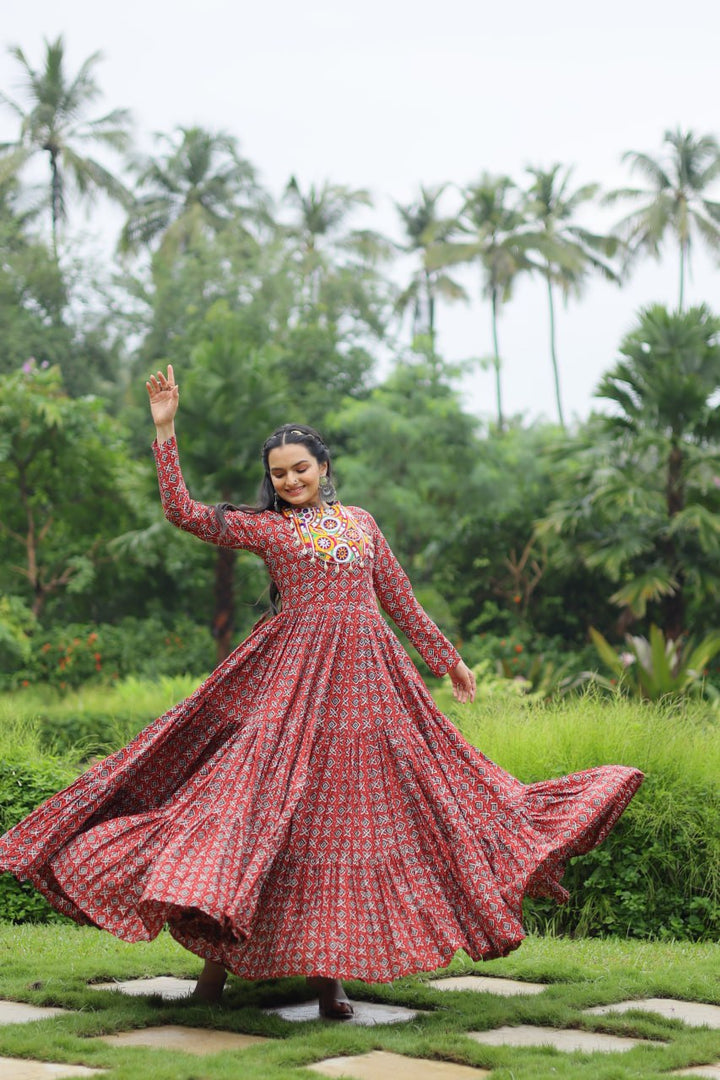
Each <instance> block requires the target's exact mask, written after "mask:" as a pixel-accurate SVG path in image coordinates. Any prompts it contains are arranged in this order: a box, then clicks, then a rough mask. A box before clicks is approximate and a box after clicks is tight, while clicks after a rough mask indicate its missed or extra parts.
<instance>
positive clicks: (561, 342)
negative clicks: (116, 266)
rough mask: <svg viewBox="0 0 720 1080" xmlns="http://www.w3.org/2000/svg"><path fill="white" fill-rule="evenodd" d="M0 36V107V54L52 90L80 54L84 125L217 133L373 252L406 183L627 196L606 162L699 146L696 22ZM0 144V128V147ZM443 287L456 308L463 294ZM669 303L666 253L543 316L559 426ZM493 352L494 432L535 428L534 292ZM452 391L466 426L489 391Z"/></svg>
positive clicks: (160, 25)
mask: <svg viewBox="0 0 720 1080" xmlns="http://www.w3.org/2000/svg"><path fill="white" fill-rule="evenodd" d="M0 33H1V34H2V44H3V48H2V52H1V53H0V88H2V89H3V90H5V91H6V92H8V93H10V94H11V95H13V96H17V97H18V98H20V97H21V91H20V89H19V85H18V68H17V65H16V63H15V61H14V60H13V59H12V58H10V57H9V56H8V54H7V49H6V47H5V46H7V45H10V44H19V45H21V46H22V48H23V49H24V51H25V53H26V55H27V56H28V58H29V60H30V62H31V63H32V64H33V66H36V67H37V66H40V65H41V62H42V53H43V45H42V40H43V38H50V39H52V38H54V37H55V36H57V35H58V34H60V33H62V34H63V35H64V36H65V40H66V46H67V54H68V58H69V64H70V71H71V72H75V71H76V70H77V67H78V66H79V64H80V63H81V62H82V61H83V60H84V59H86V58H87V56H89V55H90V53H92V52H94V51H96V50H100V51H101V52H102V54H103V57H104V59H103V61H102V62H101V63H100V64H99V65H98V67H97V69H96V77H97V79H98V81H99V83H100V85H101V87H102V89H103V91H104V95H105V96H104V99H103V100H102V102H100V103H98V105H97V110H96V112H97V114H99V112H100V111H101V110H103V111H106V110H109V109H110V108H114V107H116V106H126V107H129V108H130V109H131V110H132V112H133V114H134V118H135V125H136V136H137V139H138V142H139V143H140V145H141V146H142V147H143V148H144V149H146V150H147V149H150V148H151V142H150V136H151V134H152V133H153V132H156V131H163V132H170V131H172V130H173V129H174V128H175V127H176V126H177V125H184V126H188V125H191V124H200V125H202V126H204V127H207V128H210V129H213V130H219V129H223V130H226V131H229V132H232V133H233V134H234V135H236V136H237V137H238V138H239V140H240V143H241V149H242V151H243V153H244V154H245V155H246V156H247V157H248V158H249V159H250V160H251V161H252V162H253V164H254V165H255V166H256V167H257V169H258V170H259V173H260V177H261V179H262V180H263V181H264V183H265V184H266V185H267V186H268V187H269V188H270V189H271V190H272V191H273V192H274V193H275V194H276V195H279V194H280V192H281V191H282V188H283V187H284V185H285V183H286V182H287V179H288V178H289V176H290V175H291V174H292V173H295V174H296V175H297V177H298V179H299V181H300V183H301V185H306V184H308V183H310V182H313V181H315V182H318V183H321V182H322V181H324V180H325V179H330V180H331V181H334V182H336V183H343V184H348V185H351V186H353V187H367V188H369V189H370V190H371V191H372V193H373V195H374V196H375V199H376V210H375V211H374V213H373V216H372V219H371V221H370V222H364V224H374V226H375V227H376V228H378V229H380V230H381V231H384V232H386V233H389V234H392V235H398V231H397V221H396V213H395V210H394V206H393V201H394V200H397V201H399V202H408V201H410V200H412V199H413V198H415V197H416V196H417V190H418V186H419V184H420V183H423V184H425V185H430V184H436V183H442V182H445V181H449V182H451V183H453V184H456V185H463V184H467V183H469V182H472V181H473V180H475V179H476V178H478V177H479V175H480V173H481V172H482V171H484V170H488V171H490V172H503V173H509V174H510V175H511V176H512V177H513V178H514V179H516V180H517V181H523V179H524V176H523V171H524V169H525V168H526V167H527V166H528V165H538V166H541V167H548V166H550V165H552V164H553V163H554V162H556V161H558V162H562V163H563V164H566V165H573V166H575V173H574V181H575V182H577V184H580V183H582V182H586V181H589V180H596V181H599V182H600V183H601V184H602V185H603V186H604V187H606V188H609V187H613V186H619V185H622V184H626V183H628V182H629V181H630V180H631V177H630V175H629V174H628V173H627V170H626V168H625V166H623V165H621V163H620V156H621V154H622V152H623V151H624V150H628V149H633V150H645V151H649V152H651V153H653V154H655V153H658V152H659V151H660V149H661V142H662V136H663V133H664V131H665V130H666V129H667V128H675V127H678V126H680V127H682V128H684V129H686V128H689V129H692V130H693V131H694V132H695V133H697V134H710V133H711V134H714V135H716V136H720V109H719V108H718V102H719V95H718V74H717V73H718V66H719V62H720V4H718V3H717V2H716V0H705V2H700V0H685V2H684V3H683V4H677V3H672V4H671V3H669V2H668V0H623V2H620V0H605V3H603V4H586V3H582V2H581V0H546V2H545V3H538V2H537V0H532V2H531V0H515V2H512V0H510V2H506V3H492V4H491V3H487V2H485V0H443V2H438V0H434V2H429V0H412V2H410V0H362V2H359V0H304V2H303V3H298V2H297V0H253V2H252V3H250V2H248V0H233V2H230V0H174V3H172V4H170V3H167V2H165V0H164V2H162V3H161V2H158V0H154V2H153V0H142V2H141V0H123V2H122V3H119V4H112V5H110V4H100V3H97V0H92V2H91V0H62V2H60V3H58V0H33V3H31V4H17V3H14V4H10V3H6V4H5V10H4V12H3V19H2V30H1V31H0ZM16 135H17V129H16V122H15V120H14V117H13V115H12V114H11V113H10V112H9V111H7V110H0V141H2V140H3V139H9V138H14V137H16ZM80 217H82V215H80ZM107 220H110V219H109V217H108V218H107ZM93 221H94V223H95V222H97V221H100V222H102V221H103V215H100V217H99V218H94V219H93ZM78 224H82V221H80V222H78ZM464 280H465V282H466V285H467V287H468V288H469V289H470V290H471V291H472V292H473V294H474V296H475V297H477V296H478V293H479V285H478V277H477V275H475V274H471V273H469V272H468V273H467V275H466V276H465V279H464ZM719 288H720V271H719V270H717V269H716V268H715V266H714V265H713V264H712V263H711V262H710V260H709V259H708V258H707V257H704V256H703V255H702V253H701V252H700V251H698V252H697V253H696V254H695V255H694V263H693V276H692V279H691V281H690V283H689V287H688V290H687V296H688V299H689V301H690V302H693V301H700V300H705V301H707V302H709V303H710V304H711V306H713V307H714V308H715V309H716V310H718V311H720V297H719V296H718V291H719ZM676 298H677V254H676V252H675V250H673V249H672V248H669V249H668V250H667V252H666V254H665V258H664V260H663V263H662V264H661V265H660V266H658V265H656V264H654V263H645V264H643V265H642V266H641V267H640V268H639V269H638V271H637V272H636V274H635V276H634V278H633V280H632V281H631V283H630V284H628V285H626V286H625V287H624V288H623V290H622V291H620V290H618V289H617V288H616V287H613V286H610V285H608V284H605V283H603V282H601V281H593V282H591V284H590V286H589V288H588V290H587V293H586V295H585V297H584V299H583V300H582V301H581V302H577V301H571V303H570V305H569V307H568V308H567V310H565V311H562V310H561V312H560V314H559V320H558V348H559V357H560V366H561V374H562V380H563V391H564V400H565V405H566V411H567V413H568V415H570V416H572V415H577V416H586V415H587V413H588V412H589V410H590V409H591V407H593V398H592V392H593V389H594V387H595V385H596V384H597V381H598V378H599V377H600V375H601V374H602V372H603V371H604V370H607V368H608V367H609V366H610V365H611V364H612V363H613V361H614V359H615V357H616V355H617V354H616V349H617V345H618V343H619V341H620V339H621V337H622V335H623V334H624V333H626V332H627V330H628V329H630V327H631V326H632V325H633V322H634V318H635V313H636V312H637V310H638V309H639V308H640V307H641V306H642V305H644V304H647V303H650V302H653V301H659V302H662V303H668V304H673V303H675V302H676ZM486 308H487V305H486V304H485V303H483V302H482V301H481V300H480V299H479V298H478V299H474V300H473V303H472V304H471V305H470V306H468V307H463V306H453V307H442V308H441V310H440V312H439V332H440V336H439V345H440V348H441V351H442V352H443V353H444V355H445V356H446V357H447V358H448V359H451V360H453V359H461V358H463V359H464V358H469V357H478V356H483V355H487V354H488V353H489V352H490V349H491V338H490V322H489V315H488V312H487V310H486ZM500 339H501V352H502V355H503V360H504V371H503V382H504V391H505V397H506V406H507V409H508V411H509V412H519V413H523V414H524V415H525V416H526V418H528V419H531V418H534V417H537V416H541V415H544V416H546V417H552V416H553V415H554V405H553V396H552V386H551V375H550V360H549V353H548V345H547V312H546V306H545V295H544V292H543V289H542V285H541V283H540V282H539V281H538V282H531V281H527V282H523V283H522V284H521V285H520V287H519V288H518V289H517V292H516V295H515V297H514V299H513V301H512V302H511V303H510V304H509V305H508V307H507V308H506V310H505V311H504V313H503V315H502V320H501V324H500ZM463 390H464V394H465V395H466V404H467V407H468V408H470V409H472V410H473V411H476V412H478V413H481V414H490V413H492V410H493V407H494V393H493V385H492V378H491V376H490V375H489V374H484V375H482V374H481V375H477V376H475V377H474V378H471V379H467V380H465V382H464V384H463Z"/></svg>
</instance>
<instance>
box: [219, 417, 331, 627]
mask: <svg viewBox="0 0 720 1080" xmlns="http://www.w3.org/2000/svg"><path fill="white" fill-rule="evenodd" d="M287 443H301V444H302V445H303V446H304V447H306V448H307V449H308V450H309V451H310V453H311V454H312V456H313V457H314V458H315V460H316V461H317V463H318V465H327V474H326V475H327V478H328V480H329V481H330V484H331V485H332V462H331V461H330V451H329V450H328V448H327V445H326V443H325V440H324V439H323V437H322V435H321V434H320V433H319V432H318V431H316V430H315V428H311V427H308V426H307V424H283V425H282V427H279V428H278V429H277V430H276V431H273V433H272V435H269V436H268V437H267V439H266V440H265V442H264V443H263V445H262V463H263V478H262V482H261V484H260V489H259V491H258V496H257V502H256V504H255V506H247V505H244V504H243V505H241V506H234V505H233V504H232V503H218V504H217V506H216V507H215V514H216V516H217V519H218V521H219V523H220V525H221V527H222V529H223V532H224V531H225V530H226V529H227V519H226V517H225V514H226V512H227V511H228V510H242V511H243V512H244V513H246V514H261V513H263V512H264V511H265V510H273V511H275V512H276V513H278V514H281V513H282V511H283V510H284V509H285V507H287V506H289V505H290V504H289V503H287V502H285V500H284V499H283V498H281V496H280V495H278V494H277V492H276V491H275V488H274V486H273V482H272V477H271V476H270V466H269V465H268V457H269V455H270V451H271V450H275V448H276V447H278V446H285V445H286V444H287ZM333 491H334V489H333ZM326 498H327V497H326ZM327 501H328V502H336V501H337V500H336V498H335V497H334V496H331V497H330V498H329V499H327ZM279 597H280V594H279V592H278V588H277V585H276V584H275V582H274V581H271V582H270V607H271V608H272V613H273V615H276V614H277V612H278V611H279V606H278V599H279Z"/></svg>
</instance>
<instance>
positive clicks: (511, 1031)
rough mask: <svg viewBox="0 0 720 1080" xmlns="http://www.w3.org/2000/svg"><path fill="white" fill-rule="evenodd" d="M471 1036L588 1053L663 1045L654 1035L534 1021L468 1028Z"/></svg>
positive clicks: (482, 1040)
mask: <svg viewBox="0 0 720 1080" xmlns="http://www.w3.org/2000/svg"><path fill="white" fill-rule="evenodd" d="M467 1036H468V1038H469V1039H474V1041H475V1042H478V1043H483V1044H484V1045H485V1046H554V1047H555V1049H556V1050H565V1051H573V1050H581V1051H582V1052H583V1053H584V1054H594V1053H596V1052H597V1051H600V1052H602V1053H613V1052H615V1053H617V1052H618V1051H621V1050H632V1048H633V1046H641V1045H643V1044H646V1045H649V1046H659V1045H660V1046H662V1045H663V1044H662V1043H658V1042H653V1041H652V1040H651V1039H630V1038H626V1037H625V1036H622V1037H621V1036H619V1035H606V1034H604V1033H603V1032H601V1031H579V1030H577V1029H575V1028H550V1027H535V1026H534V1025H532V1024H518V1025H517V1027H499V1028H493V1029H492V1030H491V1031H468V1032H467Z"/></svg>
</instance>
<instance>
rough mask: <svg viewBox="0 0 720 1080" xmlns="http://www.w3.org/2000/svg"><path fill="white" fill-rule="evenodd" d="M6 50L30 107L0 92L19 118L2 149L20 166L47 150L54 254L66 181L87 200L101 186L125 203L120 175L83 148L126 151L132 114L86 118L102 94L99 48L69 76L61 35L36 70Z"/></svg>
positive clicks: (64, 205)
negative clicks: (14, 136)
mask: <svg viewBox="0 0 720 1080" xmlns="http://www.w3.org/2000/svg"><path fill="white" fill-rule="evenodd" d="M10 53H11V55H12V56H14V58H15V59H16V60H17V62H18V63H19V64H20V66H21V68H22V70H23V75H24V77H25V91H26V96H27V99H28V108H27V109H23V107H22V106H21V105H20V104H18V103H17V102H15V101H14V100H13V99H12V98H10V97H8V96H7V94H0V102H3V103H4V104H6V105H8V106H9V107H10V108H11V109H12V110H13V111H14V112H15V114H16V115H17V116H18V118H19V119H20V122H21V129H20V137H19V139H18V140H17V142H15V143H5V144H3V145H2V146H0V150H3V151H5V152H8V151H10V152H12V153H13V158H14V161H15V163H16V164H17V165H18V166H19V167H22V166H23V165H24V164H25V163H26V162H27V161H28V160H29V159H30V158H31V157H32V156H33V155H34V154H37V153H43V154H47V155H48V159H49V163H50V212H51V218H52V237H53V247H54V250H55V253H56V254H57V234H58V227H59V225H60V223H61V222H63V221H65V220H66V218H67V198H66V193H67V188H68V180H72V181H73V182H74V184H75V187H76V188H77V190H78V192H79V194H80V195H81V196H82V197H84V198H86V199H88V200H92V198H93V197H94V195H95V194H96V192H97V191H104V192H105V193H106V194H107V195H109V196H110V197H111V198H113V199H115V200H116V201H118V202H121V203H123V202H125V200H126V195H127V193H126V190H125V187H124V186H123V184H122V183H121V182H120V180H118V178H117V177H116V176H115V175H114V174H113V173H111V172H110V170H109V169H107V168H106V167H105V166H104V165H102V164H101V163H100V162H99V161H97V160H96V159H95V158H93V157H88V156H87V155H85V154H84V153H83V152H82V151H83V150H84V147H85V146H86V145H87V144H90V145H92V144H99V145H100V146H105V147H109V148H110V149H112V150H114V151H120V152H124V151H125V150H126V149H127V147H128V144H129V134H128V125H129V122H130V113H129V112H128V110H127V109H113V110H112V111H111V112H109V113H106V114H105V115H104V116H100V117H97V118H96V119H93V120H88V119H85V116H84V114H85V112H86V110H87V108H88V106H89V105H90V104H91V103H92V102H94V101H95V100H96V99H97V98H98V97H99V96H100V89H99V87H98V85H97V83H96V81H95V77H94V75H93V69H94V67H95V66H96V64H97V63H98V61H99V60H100V58H101V54H100V53H98V52H96V53H93V54H92V56H89V57H88V59H87V60H85V62H84V63H83V64H82V65H81V67H80V70H79V71H78V72H77V74H76V75H75V76H74V77H68V75H67V72H66V69H65V43H64V41H63V38H62V36H60V37H58V38H57V39H56V40H55V41H52V42H48V41H46V42H45V62H44V66H43V68H42V69H38V70H34V69H33V68H32V67H31V65H30V62H29V61H28V59H27V57H26V56H25V53H24V52H23V51H22V49H21V48H20V47H19V46H17V45H15V46H13V47H12V48H11V49H10Z"/></svg>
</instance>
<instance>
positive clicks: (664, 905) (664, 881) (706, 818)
mask: <svg viewBox="0 0 720 1080" xmlns="http://www.w3.org/2000/svg"><path fill="white" fill-rule="evenodd" d="M448 711H449V712H450V714H451V716H452V718H453V720H454V721H455V722H456V723H457V724H458V726H459V727H460V728H461V730H462V731H463V733H464V734H465V736H466V738H467V739H468V740H469V741H470V742H471V743H473V745H476V746H478V747H479V748H480V749H482V751H483V752H484V753H485V754H487V756H488V757H490V758H492V759H493V760H494V761H496V762H497V763H498V764H499V765H501V766H502V767H503V768H505V769H507V771H508V772H511V773H512V774H513V775H515V776H517V777H518V778H519V779H521V780H523V781H524V782H525V783H532V782H534V781H538V780H542V779H546V778H549V777H551V776H557V775H561V774H563V773H568V772H575V771H578V770H581V769H587V768H591V767H592V766H595V765H603V764H619V765H632V766H635V767H636V768H639V769H642V770H643V772H644V773H645V774H646V780H645V784H644V785H643V787H642V788H641V789H640V792H639V793H638V795H637V796H636V797H635V799H634V800H633V802H632V803H631V805H630V807H629V808H628V810H627V811H626V813H625V815H624V816H623V818H622V819H621V821H620V822H619V824H618V825H617V826H616V829H615V830H614V832H613V833H612V835H611V836H610V838H609V839H608V840H607V841H606V842H605V844H603V845H602V846H601V847H600V848H599V849H597V850H596V851H594V852H592V853H591V854H590V855H588V856H585V857H584V858H583V859H581V860H578V861H577V862H576V863H573V864H572V865H571V866H570V868H569V870H568V873H567V876H566V884H567V885H568V888H569V889H570V891H571V893H572V901H571V903H570V904H569V905H568V906H567V907H566V908H564V909H557V908H554V907H551V906H550V905H547V904H542V903H540V904H531V905H530V908H529V910H530V912H531V917H530V923H531V925H535V926H542V927H543V928H545V929H548V928H554V929H556V930H562V931H569V930H572V931H575V932H578V931H579V932H595V933H598V932H603V931H604V932H613V933H622V934H625V935H632V936H644V935H653V936H661V937H667V938H673V937H691V938H698V939H702V938H707V939H711V940H718V939H719V938H720V723H719V722H718V719H717V714H716V713H715V712H714V711H713V709H712V707H711V706H709V705H708V704H707V703H703V702H700V701H691V700H689V699H688V700H686V701H681V702H678V701H677V700H675V701H667V702H664V703H663V702H661V703H660V704H652V703H649V702H640V701H633V700H628V699H627V698H623V697H620V696H618V697H616V698H613V699H608V698H607V697H602V696H599V695H598V694H597V693H596V692H594V691H592V690H590V691H588V692H587V693H586V694H584V695H581V696H578V697H567V698H562V699H560V700H559V701H553V702H551V703H544V702H535V701H527V700H526V699H525V700H523V699H522V698H517V697H515V696H505V695H503V696H501V697H494V698H493V697H491V698H489V699H486V700H484V701H482V702H480V703H478V704H475V705H472V706H469V707H466V708H464V709H463V708H461V707H451V708H450V709H449V710H448ZM534 919H536V920H537V921H533V920H534Z"/></svg>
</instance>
